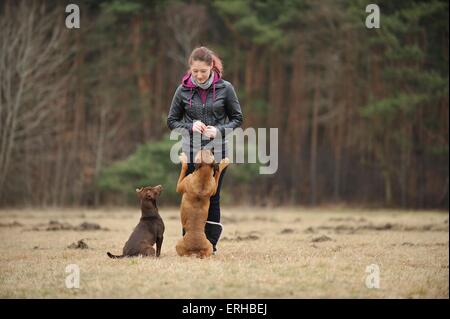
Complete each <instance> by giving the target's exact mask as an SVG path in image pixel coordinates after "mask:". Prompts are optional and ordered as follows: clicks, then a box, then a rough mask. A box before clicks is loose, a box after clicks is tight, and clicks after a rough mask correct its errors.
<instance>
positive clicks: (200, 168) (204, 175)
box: [176, 150, 230, 258]
mask: <svg viewBox="0 0 450 319" xmlns="http://www.w3.org/2000/svg"><path fill="white" fill-rule="evenodd" d="M180 161H181V172H180V177H179V179H178V184H177V192H178V193H182V194H183V197H182V199H181V224H182V226H183V229H184V230H185V234H184V236H183V238H182V239H181V240H180V241H179V242H178V243H177V245H176V251H177V253H178V255H180V256H190V255H196V256H197V257H200V258H204V257H209V256H211V254H212V251H213V247H212V244H211V243H210V242H209V240H208V239H207V238H206V235H205V224H206V220H207V219H208V210H209V203H210V197H211V196H214V195H215V194H216V191H217V186H218V183H219V178H220V174H222V171H223V170H224V169H225V167H227V166H228V164H229V163H230V161H229V159H228V158H224V159H222V160H221V161H220V163H219V165H217V164H215V162H214V156H213V154H212V153H211V151H210V150H201V151H199V152H198V153H197V155H196V157H195V160H194V163H195V171H194V172H193V173H192V174H189V175H188V176H186V171H187V168H188V166H187V157H186V154H184V153H181V155H180Z"/></svg>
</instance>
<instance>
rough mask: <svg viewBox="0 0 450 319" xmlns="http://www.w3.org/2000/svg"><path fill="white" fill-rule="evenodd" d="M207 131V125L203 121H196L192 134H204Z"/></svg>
mask: <svg viewBox="0 0 450 319" xmlns="http://www.w3.org/2000/svg"><path fill="white" fill-rule="evenodd" d="M205 130H206V125H205V124H204V123H203V122H202V121H194V123H193V124H192V132H197V133H200V134H203V132H204V131H205Z"/></svg>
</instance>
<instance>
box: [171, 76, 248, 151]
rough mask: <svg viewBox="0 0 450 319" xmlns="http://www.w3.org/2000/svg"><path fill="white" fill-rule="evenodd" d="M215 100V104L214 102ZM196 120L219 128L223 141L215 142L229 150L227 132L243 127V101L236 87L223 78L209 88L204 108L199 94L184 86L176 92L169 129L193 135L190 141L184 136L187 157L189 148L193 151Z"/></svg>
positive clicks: (204, 141) (196, 90)
mask: <svg viewBox="0 0 450 319" xmlns="http://www.w3.org/2000/svg"><path fill="white" fill-rule="evenodd" d="M213 97H214V101H213ZM194 120H200V121H202V122H203V123H204V124H205V125H212V126H215V127H216V128H217V129H218V130H219V131H220V133H221V136H222V138H221V139H220V140H218V139H217V138H216V139H215V140H214V143H215V144H216V145H217V143H221V144H222V147H223V149H225V150H226V148H227V142H226V139H225V129H226V128H231V129H234V128H236V127H239V126H241V124H242V111H241V106H240V104H239V100H238V98H237V96H236V92H235V91H234V88H233V85H232V84H231V83H230V82H228V81H225V80H223V79H220V80H219V81H217V82H216V83H215V90H214V92H213V86H212V85H211V87H210V88H209V89H208V94H207V97H206V103H205V104H204V105H203V103H202V100H201V97H200V94H199V91H198V89H197V88H192V87H188V86H185V85H183V84H180V85H179V86H178V88H177V90H176V91H175V94H174V96H173V99H172V105H171V106H170V110H169V115H168V116H167V126H168V127H169V129H170V130H174V129H185V130H186V132H189V141H188V140H187V137H184V136H183V151H184V152H185V153H186V154H187V152H188V151H189V149H188V147H190V148H191V149H192V124H193V122H194ZM209 142H210V141H209V140H202V146H203V145H205V144H207V143H209Z"/></svg>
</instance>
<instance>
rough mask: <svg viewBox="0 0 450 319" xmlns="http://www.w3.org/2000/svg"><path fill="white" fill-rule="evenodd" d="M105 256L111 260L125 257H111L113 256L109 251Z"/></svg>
mask: <svg viewBox="0 0 450 319" xmlns="http://www.w3.org/2000/svg"><path fill="white" fill-rule="evenodd" d="M106 254H107V255H108V257H109V258H112V259H117V258H123V257H125V256H124V255H121V256H117V255H113V254H111V253H110V252H109V251H108V252H107V253H106Z"/></svg>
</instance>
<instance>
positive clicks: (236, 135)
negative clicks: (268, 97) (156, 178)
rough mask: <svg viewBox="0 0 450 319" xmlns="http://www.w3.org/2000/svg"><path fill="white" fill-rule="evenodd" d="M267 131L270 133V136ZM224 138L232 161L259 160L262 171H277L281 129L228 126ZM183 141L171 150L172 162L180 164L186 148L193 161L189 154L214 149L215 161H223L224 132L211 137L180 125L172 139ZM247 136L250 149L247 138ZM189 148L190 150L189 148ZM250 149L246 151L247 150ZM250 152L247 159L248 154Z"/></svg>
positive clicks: (263, 172)
mask: <svg viewBox="0 0 450 319" xmlns="http://www.w3.org/2000/svg"><path fill="white" fill-rule="evenodd" d="M267 130H269V134H268V135H267ZM224 131H225V132H224V133H225V135H224V136H225V139H226V141H227V142H226V143H227V148H228V152H227V153H228V154H229V155H228V158H229V159H230V163H255V164H256V163H259V164H261V166H260V167H259V173H260V174H274V173H276V172H277V170H278V128H270V129H267V128H258V129H257V130H256V129H254V128H252V127H249V128H247V129H245V130H243V129H242V128H236V129H231V128H226V129H225V130H224ZM180 137H181V140H180V141H178V142H177V143H175V144H174V145H173V146H172V148H171V150H170V160H171V161H172V163H175V164H177V163H179V162H180V160H179V158H178V156H179V153H180V152H181V151H184V152H185V153H186V155H187V156H188V161H191V160H192V159H191V158H190V154H192V155H193V156H195V154H196V153H197V152H198V151H199V150H200V149H211V150H213V151H214V154H215V156H217V159H216V161H218V160H220V158H219V157H220V156H221V154H222V152H223V147H224V143H222V140H223V139H222V133H221V132H220V130H217V135H216V137H215V138H214V139H212V140H210V139H209V138H206V137H205V136H204V135H201V134H199V133H191V132H190V131H189V130H187V129H183V128H179V129H175V130H172V132H171V133H170V140H178V139H179V138H180ZM246 138H247V148H246V147H245V139H246ZM186 149H188V150H186ZM246 149H247V152H246ZM246 153H247V158H245V155H246Z"/></svg>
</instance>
